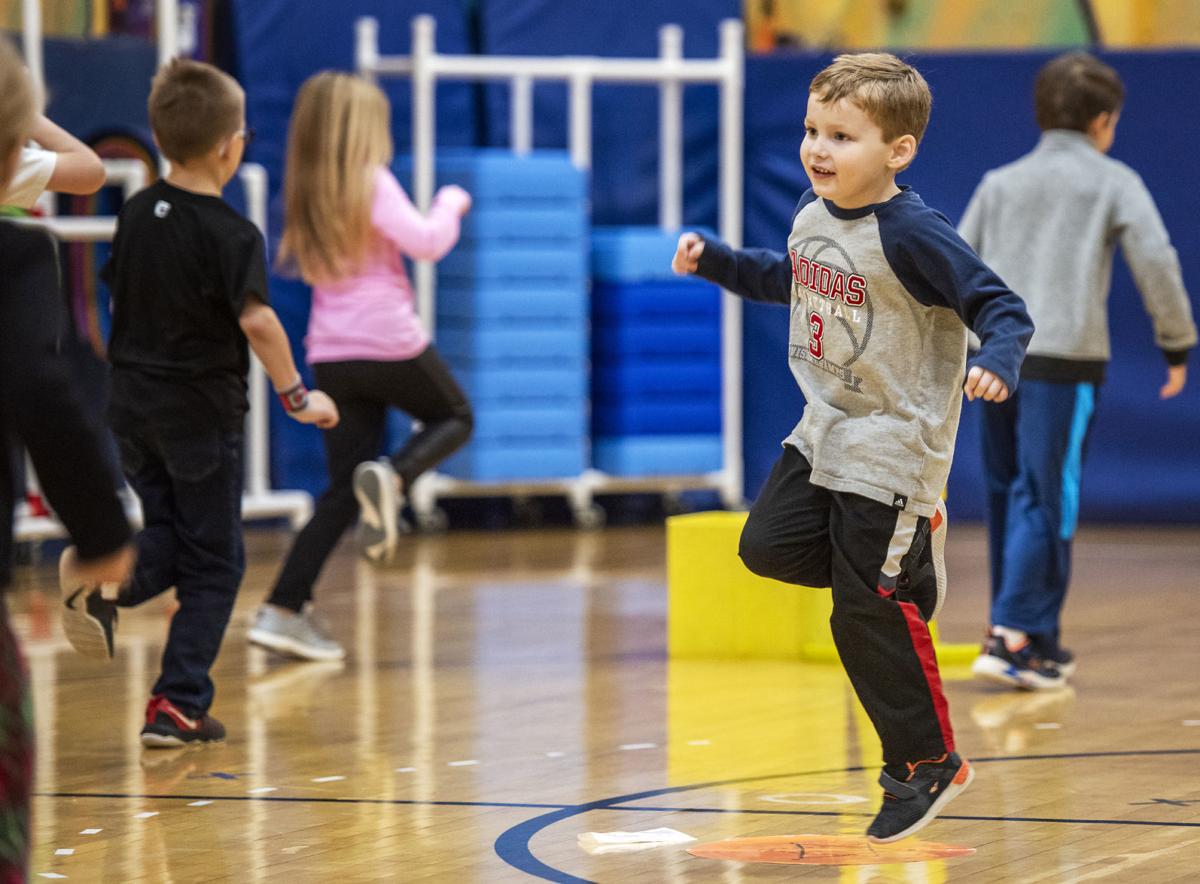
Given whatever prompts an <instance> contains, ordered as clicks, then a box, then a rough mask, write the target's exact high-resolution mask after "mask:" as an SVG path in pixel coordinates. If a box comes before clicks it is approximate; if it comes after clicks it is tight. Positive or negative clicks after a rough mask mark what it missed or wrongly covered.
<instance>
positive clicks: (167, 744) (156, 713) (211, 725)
mask: <svg viewBox="0 0 1200 884" xmlns="http://www.w3.org/2000/svg"><path fill="white" fill-rule="evenodd" d="M223 739H225V725H223V724H221V722H219V721H217V720H216V719H215V718H213V717H212V716H211V715H208V714H205V715H201V716H200V717H199V718H190V717H189V716H187V715H184V714H183V712H181V711H180V709H179V707H178V706H176V705H175V704H174V703H172V702H171V701H170V700H168V699H167V698H166V697H164V696H163V695H162V694H156V695H155V696H153V697H151V698H150V702H149V703H148V704H147V705H146V724H145V726H144V727H143V728H142V745H143V746H145V747H146V748H148V749H174V748H176V747H178V746H186V745H188V744H189V743H216V742H219V741H221V740H223Z"/></svg>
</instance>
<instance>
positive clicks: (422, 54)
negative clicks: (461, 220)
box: [412, 15, 437, 335]
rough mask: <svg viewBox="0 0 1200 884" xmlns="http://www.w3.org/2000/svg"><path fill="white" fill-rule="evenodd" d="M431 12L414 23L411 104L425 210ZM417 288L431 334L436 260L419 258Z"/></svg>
mask: <svg viewBox="0 0 1200 884" xmlns="http://www.w3.org/2000/svg"><path fill="white" fill-rule="evenodd" d="M435 27H436V22H435V21H434V18H433V16H431V15H419V16H417V17H416V18H414V19H413V23H412V106H413V131H412V142H413V144H412V152H413V202H415V203H416V205H417V208H418V209H420V210H421V211H422V212H425V211H428V209H429V205H430V203H432V202H433V164H434V157H433V149H434V143H435V140H436V138H437V109H436V105H435V101H436V96H435V92H434V89H435V85H436V75H435V73H434V70H433V64H434V61H435V60H436V59H435V53H436V49H435V43H434V29H435ZM414 275H415V277H416V288H417V312H418V314H419V315H420V317H421V320H422V321H423V322H424V323H425V327H426V328H428V329H429V334H430V335H433V334H434V333H435V326H436V324H437V321H436V320H437V317H436V314H435V310H434V284H435V281H434V274H433V264H432V263H431V262H429V261H418V262H416V266H415V267H414Z"/></svg>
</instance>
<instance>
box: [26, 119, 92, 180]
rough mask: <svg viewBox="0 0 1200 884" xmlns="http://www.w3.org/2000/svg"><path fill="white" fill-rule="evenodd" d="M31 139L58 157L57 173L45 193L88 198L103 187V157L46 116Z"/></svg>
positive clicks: (53, 175) (36, 124)
mask: <svg viewBox="0 0 1200 884" xmlns="http://www.w3.org/2000/svg"><path fill="white" fill-rule="evenodd" d="M30 138H32V139H33V140H34V141H36V142H37V143H38V145H40V146H41V147H43V148H45V149H46V150H48V151H51V152H53V153H54V154H55V155H56V156H55V162H54V171H53V172H52V173H51V174H50V180H49V181H47V182H46V190H53V191H55V192H57V193H74V194H80V195H86V194H89V193H95V192H96V191H97V190H99V189H100V188H101V187H103V186H104V179H105V172H104V164H103V163H102V162H100V157H98V156H97V155H96V153H95V151H93V150H92V149H91V148H90V147H88V146H87V145H86V144H84V143H83V142H82V141H80V140H79V139H78V138H76V137H75V136H74V135H72V134H71V133H69V132H68V131H67V130H66V129H63V128H62V127H61V126H57V125H55V124H54V123H53V122H51V121H50V119H49V118H47V117H46V116H45V115H44V114H43V115H42V116H39V117H38V119H37V122H35V123H34V124H33V131H32V132H31V133H30Z"/></svg>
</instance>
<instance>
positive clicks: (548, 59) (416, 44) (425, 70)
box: [355, 15, 744, 526]
mask: <svg viewBox="0 0 1200 884" xmlns="http://www.w3.org/2000/svg"><path fill="white" fill-rule="evenodd" d="M434 30H435V22H434V19H433V17H432V16H427V15H423V16H418V17H416V18H414V19H413V21H412V54H411V56H383V55H380V53H379V23H378V21H376V20H375V19H374V18H369V17H368V18H360V19H359V20H358V21H357V23H356V27H355V61H356V66H357V68H358V71H359V72H360V73H361V74H363V75H364V76H367V77H369V78H372V79H376V78H378V77H389V76H407V77H410V78H411V79H412V96H413V98H412V102H413V107H412V115H413V123H412V153H413V199H414V202H415V203H416V204H417V206H418V207H419V208H421V209H422V210H425V209H428V208H429V204H430V202H431V200H432V198H433V185H434V162H435V154H436V142H437V116H436V108H435V95H436V91H435V90H436V86H437V82H438V80H439V79H443V80H445V79H451V80H470V81H493V80H499V81H507V82H508V83H509V87H510V96H511V101H510V108H511V110H510V133H511V141H512V149H513V150H514V152H516V153H517V154H526V153H528V152H529V151H530V149H531V147H532V144H533V85H534V82H535V81H538V80H549V81H556V82H565V83H567V85H568V88H569V96H570V98H569V114H568V127H569V128H568V131H569V135H568V145H569V150H570V155H571V160H572V162H573V163H574V165H575V166H576V167H577V168H579V169H583V170H587V169H590V168H591V165H592V86H593V85H594V84H595V83H600V82H606V83H640V84H645V85H657V86H658V89H659V225H660V226H661V227H662V228H663V229H664V230H676V229H678V228H679V227H680V225H681V223H682V219H683V87H684V85H685V84H689V83H712V84H716V85H717V86H718V87H719V89H720V124H719V138H720V183H719V187H720V194H719V195H720V233H721V236H722V238H723V239H724V240H725V241H726V242H728V243H729V244H730V245H732V246H734V247H737V246H740V245H741V241H742V92H743V85H744V75H743V71H744V51H743V47H742V41H743V29H742V23H741V22H740V21H736V20H728V21H724V22H722V23H721V31H720V36H721V51H720V55H719V56H718V57H717V58H714V59H699V60H693V59H686V60H685V59H684V58H683V30H682V29H681V28H680V27H679V26H678V25H666V26H664V27H663V28H661V29H660V30H659V57H658V58H645V59H625V58H596V57H586V56H495V55H489V56H475V55H442V54H439V53H438V52H437V51H436V49H435V41H434ZM414 278H415V279H414V281H415V284H416V292H417V304H418V310H419V312H420V315H421V316H422V318H423V319H424V320H425V322H426V323H427V324H428V325H429V328H430V332H431V333H433V332H434V328H433V326H434V323H435V319H436V311H435V310H434V305H435V276H434V267H433V265H432V264H431V263H430V262H426V261H422V262H417V264H416V266H415V268H414ZM721 341H722V344H721V376H722V394H721V395H722V403H721V404H722V450H723V456H722V466H721V469H720V470H718V471H716V472H713V473H708V474H704V475H679V476H647V477H623V476H611V475H607V474H605V473H602V472H600V471H598V470H588V471H586V472H585V473H583V474H582V475H580V476H578V477H575V478H571V479H547V480H542V481H535V480H530V481H520V482H507V483H496V482H467V481H460V480H457V479H452V478H450V477H448V476H445V475H442V474H436V473H434V474H428V475H426V476H423V477H422V478H421V479H420V480H418V481H417V482H416V483H415V485H414V487H413V489H412V492H411V495H410V497H411V503H412V507H413V511H414V513H415V514H416V516H417V519H418V522H419V523H420V524H422V525H426V526H437V525H439V524H441V523H442V522H443V521H444V516H443V515H442V514H441V513H440V511H439V510H438V508H437V500H438V498H440V497H452V496H469V497H479V496H496V495H499V496H512V497H514V498H517V499H518V500H520V499H527V498H529V497H532V496H535V495H540V494H548V495H554V494H565V495H566V496H567V499H568V501H569V503H570V505H571V510H572V512H573V514H574V516H575V519H576V521H577V523H578V524H580V525H583V526H593V525H598V524H600V523H601V522H602V521H603V517H604V513H603V510H600V509H599V508H598V507H597V506H596V505H595V503H594V499H593V498H594V496H595V495H596V494H598V493H621V492H643V491H649V492H659V493H663V494H664V495H667V496H674V495H677V494H678V493H680V492H682V491H685V490H690V489H701V488H715V489H717V490H718V491H719V492H720V494H721V498H722V500H723V502H724V503H725V504H726V505H727V506H730V507H738V506H741V505H742V502H743V497H742V386H741V385H742V379H741V367H742V310H741V303H740V301H739V300H738V299H737V298H736V297H734V296H733V295H730V294H729V293H728V292H725V293H724V294H723V297H722V307H721Z"/></svg>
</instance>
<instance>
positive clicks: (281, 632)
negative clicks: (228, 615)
mask: <svg viewBox="0 0 1200 884" xmlns="http://www.w3.org/2000/svg"><path fill="white" fill-rule="evenodd" d="M247 638H249V639H250V641H251V642H253V643H254V644H256V645H259V646H261V647H264V648H268V649H270V650H272V651H277V652H279V653H280V654H287V655H288V656H289V657H299V658H300V659H301V660H341V659H342V658H343V657H345V656H346V649H345V648H343V647H342V646H341V645H340V644H338V643H337V641H336V640H335V639H334V638H333V637H332V636H331V635H329V632H328V630H326V628H325V625H324V624H323V623H321V622H319V621H318V619H317V618H316V616H315V614H314V612H313V607H312V603H311V602H309V603H308V604H306V605H305V606H304V607H303V608H302V609H301V611H300V613H299V614H293V613H292V612H291V611H285V610H284V609H283V608H280V607H277V606H275V605H263V606H262V607H261V608H259V609H258V615H257V616H256V617H255V618H254V626H252V627H251V628H250V632H249V634H248V635H247Z"/></svg>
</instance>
